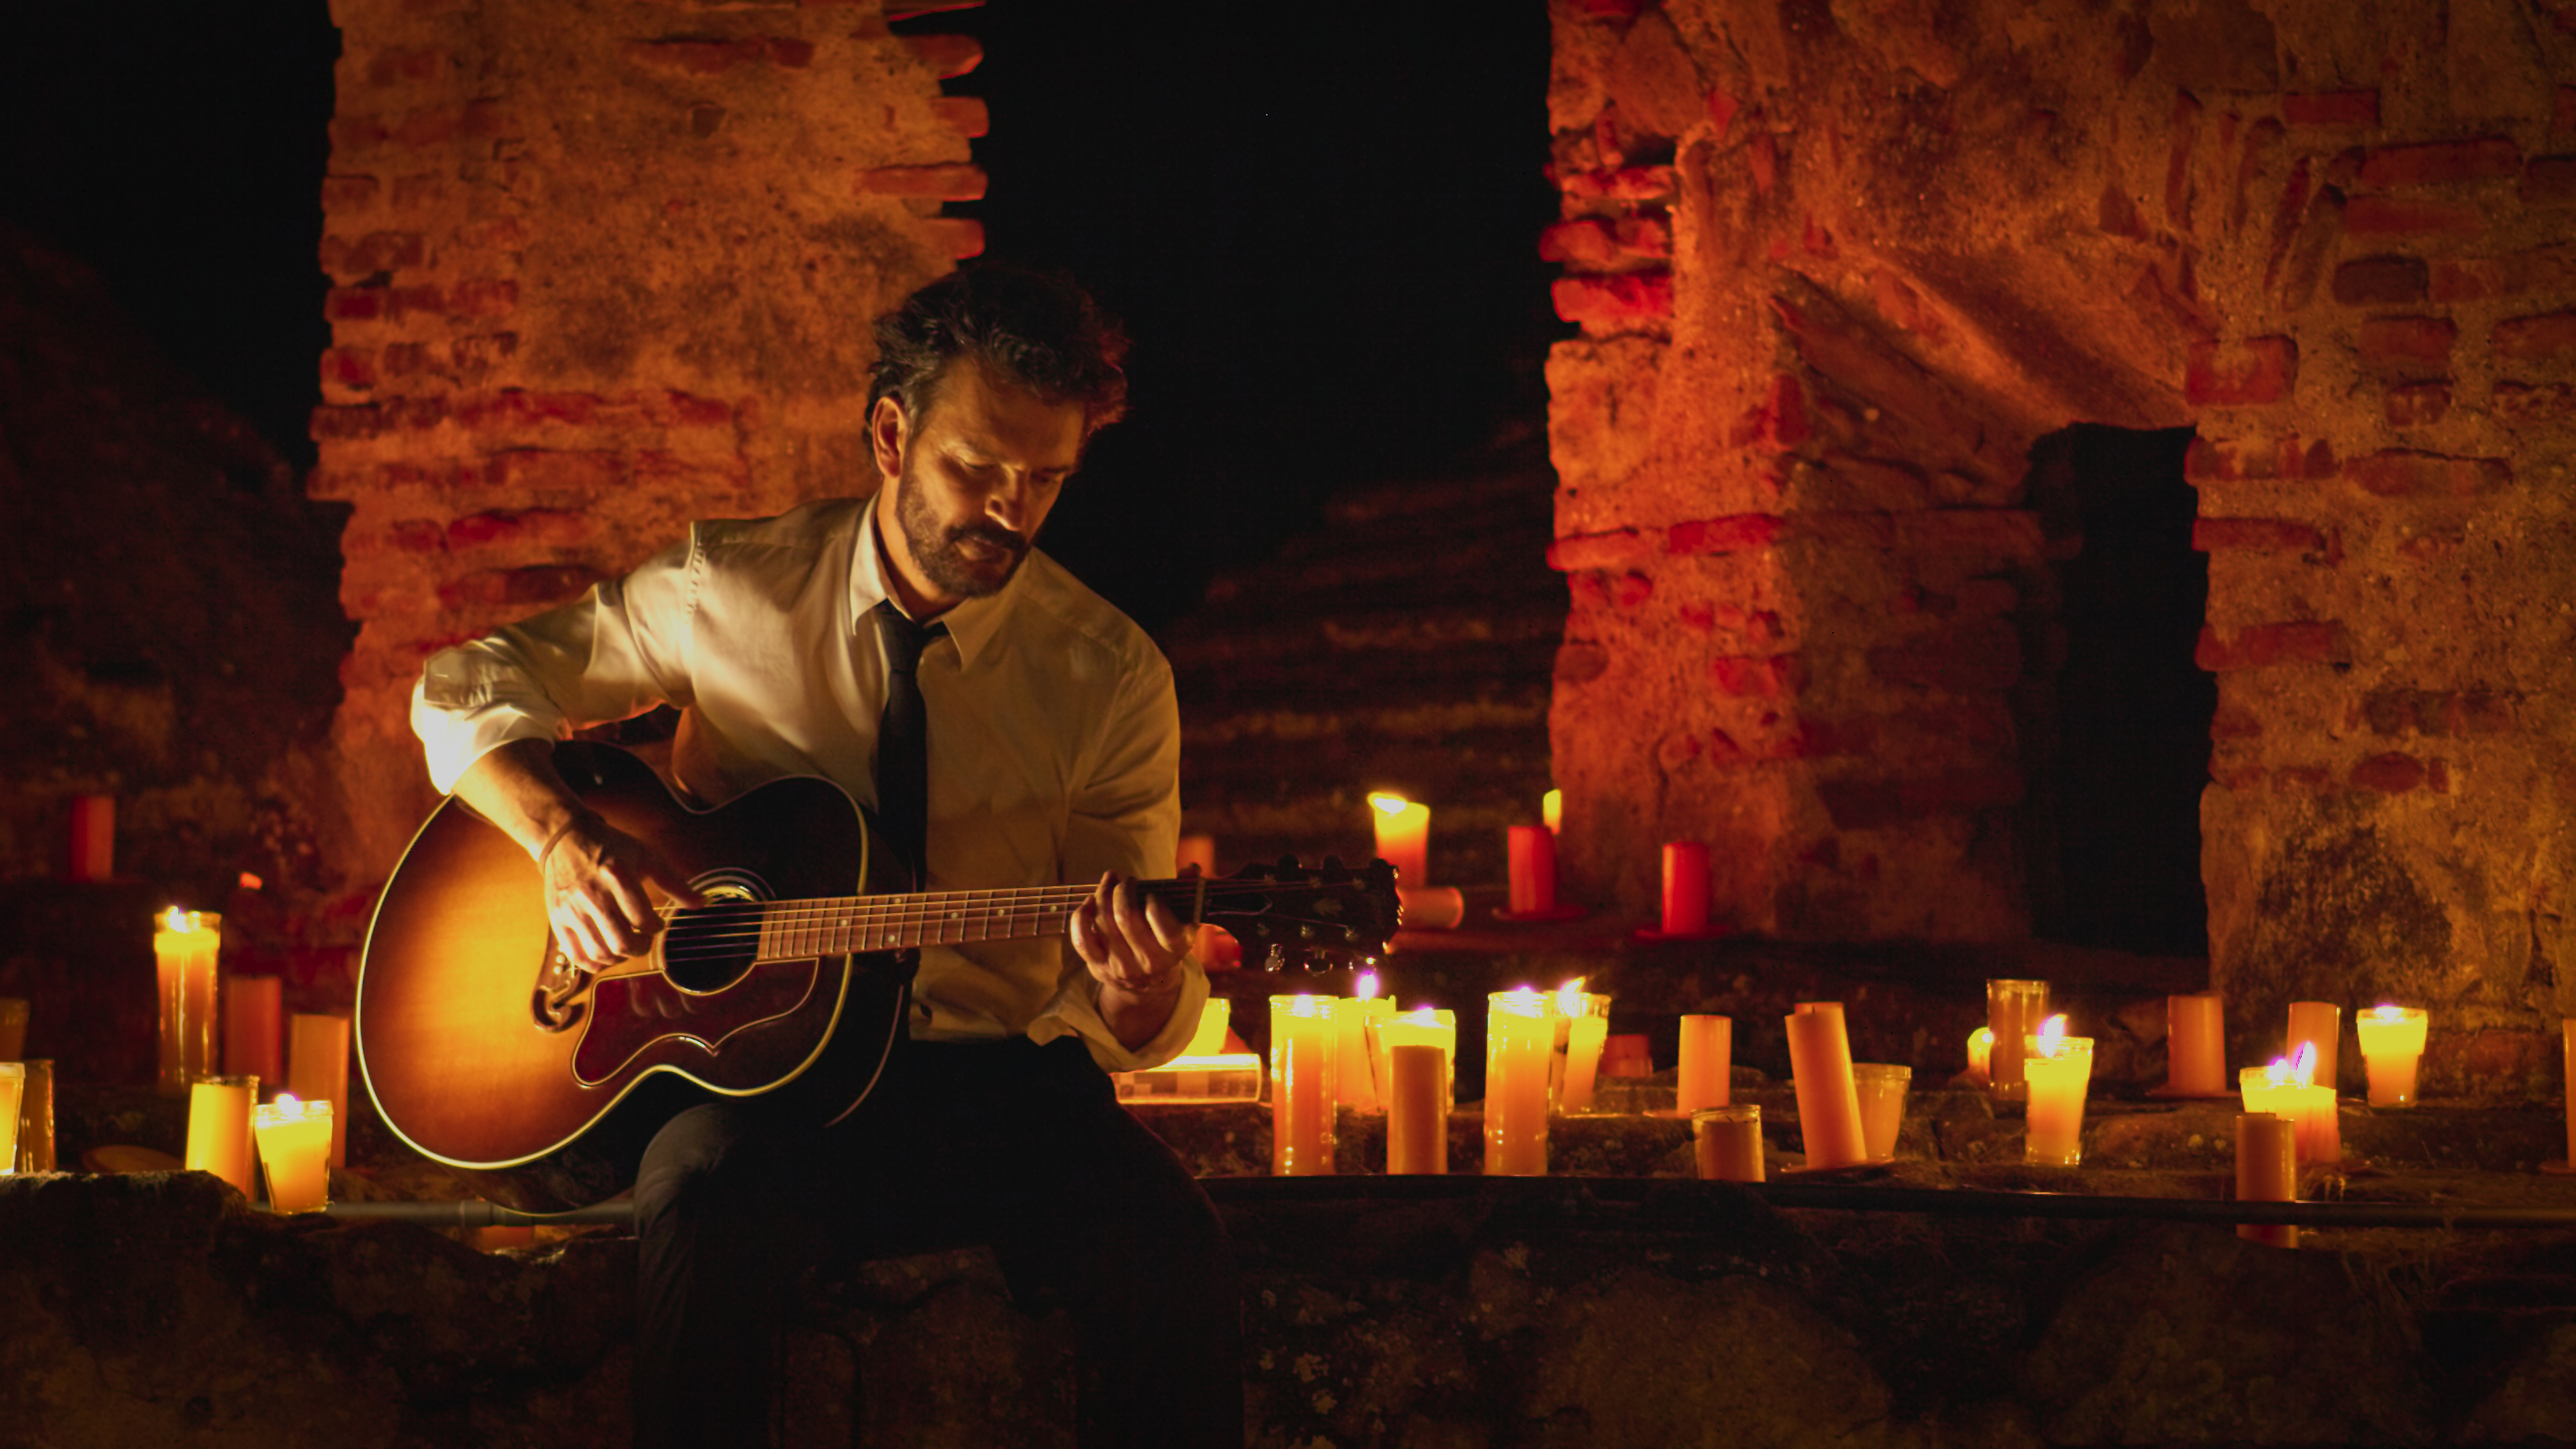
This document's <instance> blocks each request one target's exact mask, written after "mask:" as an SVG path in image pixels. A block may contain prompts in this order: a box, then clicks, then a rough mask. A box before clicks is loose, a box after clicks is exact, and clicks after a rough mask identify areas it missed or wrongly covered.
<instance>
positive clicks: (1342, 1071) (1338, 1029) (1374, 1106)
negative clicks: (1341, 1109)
mask: <svg viewBox="0 0 2576 1449" xmlns="http://www.w3.org/2000/svg"><path fill="white" fill-rule="evenodd" d="M1357 989H1358V991H1359V994H1358V995H1357V996H1346V997H1334V998H1331V1000H1332V1003H1333V1095H1334V1098H1335V1100H1337V1101H1339V1102H1340V1103H1341V1104H1342V1105H1343V1106H1345V1107H1348V1108H1350V1109H1351V1110H1352V1111H1354V1112H1383V1111H1385V1110H1386V1103H1385V1101H1384V1100H1383V1098H1382V1096H1381V1094H1380V1093H1379V1091H1378V1065H1379V1063H1378V1061H1377V1058H1376V1054H1375V1053H1373V1052H1371V1051H1370V1050H1369V1033H1368V1027H1369V1023H1370V1022H1371V1021H1382V1020H1385V1019H1386V1018H1389V1017H1392V1016H1394V1015H1395V1003H1394V1002H1392V1001H1383V1000H1380V999H1378V995H1377V973H1376V972H1374V971H1363V972H1361V973H1360V978H1359V983H1358V988H1357Z"/></svg>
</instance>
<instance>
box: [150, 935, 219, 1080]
mask: <svg viewBox="0 0 2576 1449" xmlns="http://www.w3.org/2000/svg"><path fill="white" fill-rule="evenodd" d="M223 923H224V918H223V917H221V916H219V915H217V914H215V913H214V912H212V911H183V910H181V909H179V908H178V907H177V906H172V907H171V908H170V909H169V910H168V911H166V912H164V913H162V915H161V916H160V917H158V918H157V921H156V923H155V926H154V929H153V932H152V956H153V960H154V962H155V964H156V965H157V966H158V967H159V971H160V981H161V1072H160V1089H161V1095H162V1096H165V1097H184V1096H187V1095H188V1084H189V1083H190V1082H193V1081H195V1080H196V1079H197V1078H199V1077H202V1076H205V1075H206V1074H207V1073H209V1072H212V1071H213V1070H214V1069H215V958H216V956H217V955H218V954H219V953H220V952H221V950H222V949H223V936H224V933H223Z"/></svg>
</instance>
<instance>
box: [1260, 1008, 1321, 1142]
mask: <svg viewBox="0 0 2576 1449" xmlns="http://www.w3.org/2000/svg"><path fill="white" fill-rule="evenodd" d="M1333 1001H1334V998H1332V997H1329V996H1274V997H1272V998H1270V1170H1271V1172H1272V1173H1273V1174H1274V1175H1276V1176H1279V1177H1330V1176H1331V1175H1332V1174H1333V1148H1334V1124H1333V1111H1334V1085H1333V1046H1334V1037H1335V1033H1334V1030H1333Z"/></svg>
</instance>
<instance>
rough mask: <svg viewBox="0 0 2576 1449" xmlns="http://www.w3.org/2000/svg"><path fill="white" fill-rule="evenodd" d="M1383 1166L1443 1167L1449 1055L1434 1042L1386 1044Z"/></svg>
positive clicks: (1405, 1171)
mask: <svg viewBox="0 0 2576 1449" xmlns="http://www.w3.org/2000/svg"><path fill="white" fill-rule="evenodd" d="M1386 1055H1387V1076H1388V1078H1389V1082H1388V1088H1389V1100H1388V1103H1387V1109H1386V1170H1387V1172H1388V1173H1389V1174H1390V1175H1411V1174H1417V1173H1445V1172H1447V1171H1448V1170H1449V1081H1448V1078H1449V1054H1448V1053H1447V1052H1445V1051H1443V1050H1441V1049H1440V1048H1438V1047H1436V1046H1393V1047H1389V1048H1387V1053H1386Z"/></svg>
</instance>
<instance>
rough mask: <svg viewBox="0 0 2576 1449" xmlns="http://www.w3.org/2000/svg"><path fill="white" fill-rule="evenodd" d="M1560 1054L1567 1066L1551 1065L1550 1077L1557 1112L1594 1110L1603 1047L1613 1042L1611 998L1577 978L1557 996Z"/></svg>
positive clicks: (1567, 984)
mask: <svg viewBox="0 0 2576 1449" xmlns="http://www.w3.org/2000/svg"><path fill="white" fill-rule="evenodd" d="M1556 1022H1557V1031H1558V1033H1559V1040H1558V1042H1557V1050H1559V1051H1561V1052H1563V1053H1564V1056H1563V1058H1562V1061H1563V1066H1562V1068H1561V1069H1560V1068H1558V1067H1557V1066H1556V1065H1555V1064H1553V1063H1551V1064H1550V1067H1549V1077H1550V1080H1551V1082H1552V1083H1553V1084H1554V1087H1555V1092H1556V1106H1557V1110H1558V1111H1561V1112H1589V1111H1591V1110H1592V1093H1593V1087H1594V1084H1595V1083H1596V1082H1597V1081H1598V1080H1599V1078H1600V1074H1601V1044H1602V1043H1603V1042H1606V1041H1608V1040H1609V1039H1610V998H1609V997H1607V996H1603V995H1600V994H1598V993H1596V992H1590V991H1586V990H1584V989H1583V978H1581V977H1579V976H1578V977H1576V978H1575V979H1574V980H1572V981H1569V982H1567V983H1566V984H1565V986H1564V987H1563V988H1562V989H1560V990H1559V991H1558V992H1557V993H1556Z"/></svg>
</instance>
